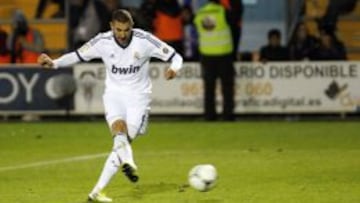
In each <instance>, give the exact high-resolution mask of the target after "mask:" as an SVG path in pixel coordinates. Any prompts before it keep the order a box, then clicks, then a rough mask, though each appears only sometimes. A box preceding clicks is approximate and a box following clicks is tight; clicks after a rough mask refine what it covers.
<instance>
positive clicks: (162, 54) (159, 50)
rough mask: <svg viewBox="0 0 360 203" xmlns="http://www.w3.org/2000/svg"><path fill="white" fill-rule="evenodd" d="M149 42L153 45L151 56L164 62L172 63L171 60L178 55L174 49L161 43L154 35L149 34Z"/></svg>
mask: <svg viewBox="0 0 360 203" xmlns="http://www.w3.org/2000/svg"><path fill="white" fill-rule="evenodd" d="M148 41H149V43H150V44H151V47H152V49H151V56H152V57H155V58H158V59H160V60H163V61H170V60H171V58H172V57H173V56H174V55H175V54H176V51H175V49H174V48H173V47H171V46H170V45H168V44H166V43H165V42H163V41H161V40H160V39H158V38H157V37H155V36H154V35H152V34H149V36H148Z"/></svg>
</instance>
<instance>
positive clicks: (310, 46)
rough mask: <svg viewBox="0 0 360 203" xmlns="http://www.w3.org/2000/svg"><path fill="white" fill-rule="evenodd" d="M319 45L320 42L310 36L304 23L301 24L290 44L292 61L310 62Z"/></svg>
mask: <svg viewBox="0 0 360 203" xmlns="http://www.w3.org/2000/svg"><path fill="white" fill-rule="evenodd" d="M318 43H319V40H318V39H317V38H316V37H314V36H312V35H310V34H309V32H308V29H307V28H306V25H305V24H304V23H303V22H301V23H299V24H298V25H297V27H296V29H295V35H294V37H293V39H292V40H291V41H290V43H289V50H290V59H291V60H296V61H301V60H308V59H309V58H310V54H311V53H312V52H313V50H314V49H315V47H316V46H317V45H318Z"/></svg>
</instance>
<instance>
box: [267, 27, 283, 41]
mask: <svg viewBox="0 0 360 203" xmlns="http://www.w3.org/2000/svg"><path fill="white" fill-rule="evenodd" d="M270 37H278V38H281V32H280V30H279V29H271V30H270V31H269V32H268V39H270Z"/></svg>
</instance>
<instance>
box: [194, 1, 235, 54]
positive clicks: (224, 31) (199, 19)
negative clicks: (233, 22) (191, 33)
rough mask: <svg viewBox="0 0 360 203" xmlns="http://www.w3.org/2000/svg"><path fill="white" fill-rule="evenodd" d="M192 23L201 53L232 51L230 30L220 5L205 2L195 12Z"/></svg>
mask: <svg viewBox="0 0 360 203" xmlns="http://www.w3.org/2000/svg"><path fill="white" fill-rule="evenodd" d="M194 24H195V26H196V29H197V31H198V35H199V49H200V53H201V54H203V55H225V54H229V53H231V52H232V50H233V43H232V38H231V31H230V27H229V24H228V22H226V13H225V8H224V7H223V6H222V5H220V4H218V3H215V2H213V1H210V2H209V3H207V4H205V5H204V6H203V7H201V8H200V10H198V12H197V13H196V16H195V19H194Z"/></svg>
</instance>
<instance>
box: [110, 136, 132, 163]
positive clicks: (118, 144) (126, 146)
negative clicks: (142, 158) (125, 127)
mask: <svg viewBox="0 0 360 203" xmlns="http://www.w3.org/2000/svg"><path fill="white" fill-rule="evenodd" d="M113 149H114V151H115V152H116V154H117V155H118V156H119V157H120V158H121V161H122V163H128V164H130V166H132V167H133V168H134V169H135V170H136V169H137V166H136V165H135V162H134V158H133V152H132V148H131V145H130V143H129V141H128V138H127V137H126V135H125V134H118V135H116V136H115V137H114V148H113Z"/></svg>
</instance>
